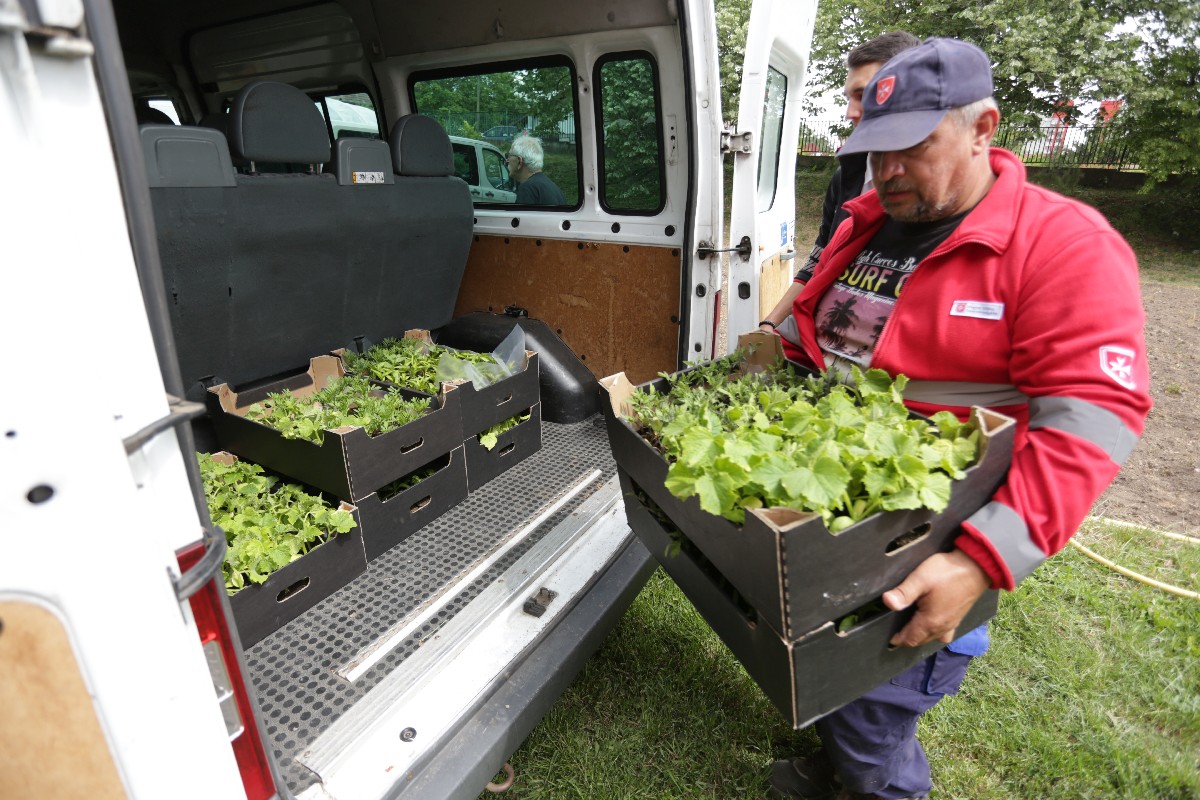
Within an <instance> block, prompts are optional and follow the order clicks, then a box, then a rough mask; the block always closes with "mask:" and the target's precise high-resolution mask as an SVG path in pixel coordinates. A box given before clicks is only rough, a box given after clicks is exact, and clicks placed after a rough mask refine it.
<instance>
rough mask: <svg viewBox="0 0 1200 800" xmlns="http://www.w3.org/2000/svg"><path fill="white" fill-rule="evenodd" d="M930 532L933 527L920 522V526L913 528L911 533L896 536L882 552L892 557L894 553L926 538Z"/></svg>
mask: <svg viewBox="0 0 1200 800" xmlns="http://www.w3.org/2000/svg"><path fill="white" fill-rule="evenodd" d="M932 530H933V525H932V524H931V523H928V522H922V523H921V524H920V525H918V526H917V527H915V528H913V529H912V530H911V531H908V532H907V533H902V534H900V535H899V536H897V537H896V538H895V539H892V540H891V541H890V542H888V545H887V547H886V548H885V549H884V551H883V552H884V553H885V554H887V555H892V554H893V553H895V552H898V551H900V550H903V549H904V548H906V547H909V546H911V545H914V544H916V543H917V542H919V541H921V540H922V539H924V538H925V537H926V536H928V535H929V532H930V531H932Z"/></svg>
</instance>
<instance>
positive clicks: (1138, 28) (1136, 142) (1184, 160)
mask: <svg viewBox="0 0 1200 800" xmlns="http://www.w3.org/2000/svg"><path fill="white" fill-rule="evenodd" d="M897 28H902V29H904V30H907V31H909V32H911V33H913V34H915V35H916V36H918V37H920V38H925V37H928V36H951V37H955V38H959V39H965V40H967V41H970V42H973V43H975V44H977V45H979V46H980V47H981V48H983V50H984V51H985V52H987V54H988V55H989V56H990V57H991V59H992V74H993V79H994V82H995V87H996V99H997V100H998V101H999V103H1000V110H1001V113H1002V114H1003V116H1004V119H1005V121H1006V122H1012V123H1016V124H1024V125H1036V124H1038V123H1039V122H1040V120H1041V119H1042V118H1044V117H1046V116H1048V115H1050V114H1053V113H1054V112H1055V111H1062V110H1064V109H1065V108H1067V107H1066V106H1063V105H1060V103H1062V101H1065V100H1069V99H1076V100H1081V99H1095V100H1099V99H1105V98H1112V97H1123V98H1125V100H1126V108H1125V109H1123V110H1122V112H1121V113H1120V114H1118V115H1117V119H1116V120H1115V121H1114V124H1115V130H1117V131H1120V132H1121V135H1122V136H1124V137H1125V139H1126V141H1127V144H1128V147H1129V152H1130V154H1131V155H1132V157H1133V158H1134V159H1135V160H1137V161H1138V162H1139V163H1141V165H1142V166H1143V168H1145V169H1146V171H1147V174H1148V175H1149V176H1150V177H1151V178H1152V179H1154V180H1161V179H1162V178H1163V177H1165V176H1166V175H1167V174H1168V173H1171V172H1185V173H1186V172H1192V173H1194V172H1198V171H1200V21H1198V20H1197V14H1196V6H1195V0H1053V1H1051V0H990V1H989V2H986V3H982V2H978V1H977V0H854V2H849V0H826V1H825V2H822V3H821V5H820V7H819V9H818V13H817V30H816V34H815V36H814V41H813V51H812V63H811V66H810V70H809V86H810V87H811V88H812V91H811V92H810V97H816V96H818V95H819V94H821V93H822V92H823V91H825V90H829V89H836V88H838V87H840V86H841V84H842V83H843V82H844V81H845V75H846V67H845V55H846V53H847V52H848V51H849V50H850V49H851V48H852V47H853V46H854V45H856V44H858V43H859V42H863V41H866V40H867V39H870V38H871V37H873V36H876V35H878V34H880V33H882V32H883V31H885V30H895V29H897ZM1081 105H1082V104H1081V103H1076V105H1075V106H1074V107H1073V108H1072V109H1070V110H1069V112H1068V113H1072V114H1076V115H1077V114H1078V113H1079V108H1080V106H1081ZM809 107H810V110H815V109H814V107H813V106H812V103H811V101H810V104H809Z"/></svg>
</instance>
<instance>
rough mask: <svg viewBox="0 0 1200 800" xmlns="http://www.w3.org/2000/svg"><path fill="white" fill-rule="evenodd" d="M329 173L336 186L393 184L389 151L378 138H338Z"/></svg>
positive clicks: (386, 144) (390, 152) (385, 143)
mask: <svg viewBox="0 0 1200 800" xmlns="http://www.w3.org/2000/svg"><path fill="white" fill-rule="evenodd" d="M333 174H334V175H335V176H337V182H338V185H339V186H359V185H368V186H369V185H371V184H380V183H382V184H390V183H395V182H396V178H395V176H394V175H393V173H392V151H391V148H389V147H388V143H387V142H383V141H380V140H378V139H360V138H357V137H352V138H345V139H338V140H337V149H336V150H335V151H334V156H333Z"/></svg>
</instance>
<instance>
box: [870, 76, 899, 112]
mask: <svg viewBox="0 0 1200 800" xmlns="http://www.w3.org/2000/svg"><path fill="white" fill-rule="evenodd" d="M895 88H896V76H895V75H888V76H887V77H886V78H880V79H879V82H878V83H876V84H875V103H876V104H877V105H883V104H884V103H886V102H887V101H888V98H889V97H891V96H892V91H893V90H894V89H895Z"/></svg>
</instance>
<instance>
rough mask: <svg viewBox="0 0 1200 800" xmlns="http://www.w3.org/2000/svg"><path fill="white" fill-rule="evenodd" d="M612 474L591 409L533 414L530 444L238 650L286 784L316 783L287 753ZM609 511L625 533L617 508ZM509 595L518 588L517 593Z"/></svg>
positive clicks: (324, 726)
mask: <svg viewBox="0 0 1200 800" xmlns="http://www.w3.org/2000/svg"><path fill="white" fill-rule="evenodd" d="M597 469H598V470H599V471H600V476H599V478H598V479H597V480H595V481H592V482H590V483H586V484H585V485H584V486H583V488H582V490H581V491H579V492H578V493H577V494H576V495H575V496H574V497H573V498H572V499H571V500H570V501H569V502H568V503H566V504H565V505H564V506H563V507H561V508H560V509H558V510H557V511H555V512H554V513H552V514H551V515H550V516H549V517H548V518H547V519H546V521H545V522H544V523H543V524H541V525H540V526H538V527H537V529H536V530H534V531H533V532H531V533H530V534H529V535H527V536H525V537H524V538H523V539H522V541H521V542H520V543H519V544H517V545H515V546H513V547H511V548H509V549H508V551H507V552H506V553H504V555H503V556H502V557H501V558H499V559H498V560H496V561H495V562H494V563H493V564H491V565H490V566H489V567H488V569H487V570H486V571H484V572H483V573H482V574H481V575H479V576H478V577H476V578H474V579H473V580H472V581H471V582H470V583H469V584H468V585H467V586H465V587H464V588H462V589H461V590H457V591H455V592H454V593H453V597H451V598H450V599H449V600H448V602H446V603H444V604H442V605H441V606H440V607H439V608H438V610H437V612H436V613H435V614H433V615H432V616H431V617H430V618H429V619H427V620H425V621H424V622H422V623H421V624H420V625H417V626H415V628H414V629H413V630H412V631H411V634H410V635H409V636H407V638H405V639H404V641H402V642H399V643H398V644H396V645H395V646H393V647H391V648H390V649H389V650H388V651H387V652H386V653H385V654H384V655H383V656H382V657H381V658H380V659H379V661H378V662H377V663H375V664H374V665H373V666H371V667H370V668H369V669H367V670H366V671H365V672H364V673H363V674H362V675H360V676H359V677H358V679H357V680H355V681H347V680H345V679H344V678H343V677H341V676H339V675H338V673H337V671H338V670H339V669H340V668H342V667H343V666H344V665H345V664H347V663H348V662H350V661H351V660H352V659H354V658H355V657H357V656H358V655H359V654H360V653H362V652H363V651H364V650H365V649H366V648H368V647H370V646H371V645H372V644H373V643H375V642H377V641H378V640H379V639H380V638H381V637H383V636H385V635H386V634H387V633H388V632H389V631H392V630H393V629H394V628H396V627H397V626H399V625H403V624H404V621H405V620H408V619H411V618H413V617H414V616H416V615H417V614H419V613H420V611H421V609H422V608H423V607H425V606H427V605H430V604H431V603H432V602H434V599H435V598H437V597H438V596H439V595H442V594H444V593H446V591H447V587H449V586H451V585H452V584H455V583H456V582H457V581H458V579H459V578H460V577H461V576H462V575H463V574H464V573H466V572H469V571H470V570H471V569H472V565H475V564H477V563H478V562H479V561H480V560H482V559H485V558H486V557H487V555H488V554H489V553H491V552H493V551H494V550H495V549H496V548H497V547H498V546H499V545H500V544H501V543H502V542H503V540H504V539H505V538H506V537H508V536H510V535H511V534H512V531H513V530H520V529H521V528H523V527H524V526H525V525H527V524H529V522H530V518H531V516H535V514H534V510H535V509H545V508H546V507H548V506H549V505H551V504H553V503H554V501H555V500H557V499H558V498H560V497H562V496H563V495H564V494H566V493H568V492H569V491H570V490H571V489H572V487H573V486H574V485H575V484H576V482H578V481H579V478H580V476H581V475H585V474H589V473H590V472H591V471H592V470H597ZM615 475H616V464H615V462H614V461H613V459H612V452H611V450H610V449H609V444H608V437H607V435H606V434H605V431H604V422H603V418H602V417H601V416H600V415H595V416H593V417H591V418H590V419H587V420H584V421H583V422H578V423H573V424H554V423H545V424H543V426H542V448H541V449H540V450H539V451H537V452H535V453H533V454H531V455H530V456H529V457H528V458H526V459H525V460H523V461H521V462H520V463H518V464H516V465H514V466H513V467H512V468H510V469H509V470H507V471H506V472H504V473H503V474H501V475H500V476H499V477H497V478H495V479H493V480H492V481H490V482H489V483H487V484H485V485H484V486H483V487H482V488H480V489H479V490H478V491H476V492H474V493H472V494H471V495H470V496H469V497H468V498H467V499H466V500H465V501H464V502H462V503H460V504H459V505H458V506H455V507H454V508H452V509H450V510H449V511H447V512H446V513H445V514H443V515H442V516H441V517H439V518H438V519H436V520H434V521H433V522H432V523H430V524H429V525H426V526H425V527H424V528H422V529H421V530H419V531H417V532H416V533H414V534H413V535H412V536H410V537H408V538H407V539H405V540H404V541H402V542H401V543H400V544H398V545H397V546H395V547H393V548H392V549H391V550H389V551H387V552H386V553H384V554H383V555H381V556H379V557H378V558H376V559H375V560H374V561H372V562H370V564H368V566H367V571H366V572H365V573H364V574H363V575H360V576H359V577H358V578H356V579H355V580H353V581H351V582H350V583H349V584H348V585H347V586H345V587H343V588H342V589H341V590H340V591H339V592H337V593H336V594H334V595H333V596H332V597H330V598H328V599H326V600H325V601H323V602H321V603H320V604H318V605H317V606H315V607H314V608H313V609H311V610H310V611H308V612H307V613H306V614H304V615H303V616H301V617H300V618H298V619H296V620H294V621H293V622H291V623H289V624H287V625H285V626H283V627H282V628H281V629H280V630H278V631H276V632H275V633H273V634H271V635H270V636H267V637H266V638H264V639H263V640H262V641H260V642H259V643H258V644H256V645H254V646H253V647H251V648H250V649H249V650H247V651H246V661H247V667H248V672H249V675H250V677H251V678H252V680H253V683H254V688H255V690H256V693H257V695H258V699H259V704H260V707H261V711H262V719H263V723H264V726H265V729H266V742H267V744H268V745H269V746H270V747H272V748H273V749H274V751H275V755H276V757H277V759H278V762H279V769H280V772H281V773H282V776H283V778H284V780H285V782H286V783H287V784H288V788H289V789H290V790H291V791H292V792H293V793H295V794H300V793H301V792H303V791H304V790H306V789H308V788H309V787H310V786H316V785H317V783H318V779H317V776H316V775H315V774H314V773H313V772H312V771H311V770H310V769H308V768H307V767H305V766H304V765H302V764H301V763H300V762H299V760H298V759H299V757H300V754H301V753H302V752H303V751H305V750H308V749H309V748H311V747H312V746H313V744H314V743H315V742H316V741H317V739H318V738H319V737H320V736H321V735H322V734H324V733H325V732H326V731H327V730H329V729H330V728H331V727H332V726H333V725H334V724H335V723H336V722H337V721H338V720H339V719H341V718H342V717H343V716H344V715H346V714H348V713H350V712H351V710H352V709H354V708H355V707H356V705H357V704H359V703H360V701H362V700H363V699H364V698H365V697H366V696H367V695H368V694H369V693H370V692H371V691H372V690H373V689H375V687H376V686H378V685H380V684H381V683H382V682H383V681H384V680H385V679H386V678H387V676H388V675H389V674H390V673H391V672H392V671H393V670H395V669H397V668H398V667H399V666H400V665H402V664H403V663H404V662H405V661H406V660H407V659H409V658H410V657H412V656H413V655H415V654H416V653H418V652H419V651H420V650H421V649H422V647H423V645H424V644H425V643H426V642H430V641H431V640H432V639H433V637H435V636H437V635H438V634H439V632H440V631H441V630H442V629H443V628H445V626H446V625H448V624H449V623H450V622H451V621H452V620H454V619H455V618H456V617H457V616H458V615H460V613H461V612H462V611H463V610H464V609H466V608H467V607H468V606H469V604H470V603H471V601H472V600H473V599H475V598H476V597H478V596H479V595H480V594H482V593H483V592H484V591H485V590H486V589H487V588H488V587H489V586H491V585H492V584H493V583H495V582H496V581H497V580H498V579H500V578H502V577H504V576H506V575H508V574H515V573H510V571H511V570H512V569H513V567H514V565H515V564H517V562H518V561H520V560H521V558H522V557H523V556H525V554H526V553H528V552H529V551H530V550H531V549H532V548H534V547H535V546H536V545H537V544H538V542H540V541H541V540H542V539H543V538H545V537H546V536H548V535H550V533H551V532H552V531H554V530H555V529H556V527H557V526H559V525H560V524H561V523H563V522H564V521H565V520H568V519H569V518H570V517H571V516H572V515H574V514H576V513H578V512H579V511H580V508H581V507H582V506H583V504H584V503H586V502H587V501H588V499H589V498H591V497H592V496H594V495H595V494H597V493H604V492H605V486H606V485H607V482H608V481H609V480H610V479H612V478H613V477H614V476H615ZM617 507H618V508H619V507H620V504H619V503H618V504H617ZM619 517H620V518H619V522H620V525H621V527H622V528H623V529H624V531H625V533H628V530H627V525H626V523H625V519H624V516H623V514H619ZM539 588H540V586H539V587H535V588H534V589H533V591H532V592H529V593H527V594H533V593H534V592H536V591H537V590H538V589H539ZM550 588H551V589H554V587H553V586H551V587H550ZM517 598H518V599H519V600H520V601H522V602H523V601H524V600H525V599H527V598H526V596H525V595H517ZM569 602H570V599H569V598H567V597H562V596H560V597H559V598H557V599H556V600H555V601H553V602H552V603H551V604H550V605H549V611H547V613H546V616H547V617H548V618H550V617H553V616H556V612H557V609H556V608H555V606H565V605H566V604H567V603H569ZM525 616H527V617H529V619H531V620H532V619H534V618H533V617H530V616H529V615H528V614H526V615H525ZM419 744H424V742H423V741H422V742H419Z"/></svg>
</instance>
